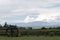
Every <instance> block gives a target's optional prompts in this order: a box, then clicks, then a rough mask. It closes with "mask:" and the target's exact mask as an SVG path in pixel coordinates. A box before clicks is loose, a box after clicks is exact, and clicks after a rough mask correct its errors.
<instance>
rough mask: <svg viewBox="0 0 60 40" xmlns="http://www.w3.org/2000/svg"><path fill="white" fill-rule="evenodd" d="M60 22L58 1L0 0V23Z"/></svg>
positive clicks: (59, 0)
mask: <svg viewBox="0 0 60 40" xmlns="http://www.w3.org/2000/svg"><path fill="white" fill-rule="evenodd" d="M34 21H44V22H60V0H0V23H1V24H3V23H4V22H8V23H21V22H24V23H28V22H34Z"/></svg>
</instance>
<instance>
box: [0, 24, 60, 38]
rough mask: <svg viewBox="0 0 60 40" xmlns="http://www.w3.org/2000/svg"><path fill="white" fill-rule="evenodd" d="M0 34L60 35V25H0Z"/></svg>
mask: <svg viewBox="0 0 60 40" xmlns="http://www.w3.org/2000/svg"><path fill="white" fill-rule="evenodd" d="M0 36H6V37H7V36H8V37H22V36H60V27H50V28H45V27H42V28H40V29H32V27H26V28H25V27H18V26H16V25H8V24H7V23H5V25H4V26H2V25H0Z"/></svg>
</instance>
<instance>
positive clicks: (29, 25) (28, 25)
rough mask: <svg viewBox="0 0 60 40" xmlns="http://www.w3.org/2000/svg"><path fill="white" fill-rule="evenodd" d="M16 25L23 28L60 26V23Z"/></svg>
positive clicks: (38, 22) (37, 22) (40, 22)
mask: <svg viewBox="0 0 60 40" xmlns="http://www.w3.org/2000/svg"><path fill="white" fill-rule="evenodd" d="M15 24H16V25H18V26H22V27H43V26H60V22H42V21H36V22H29V23H15Z"/></svg>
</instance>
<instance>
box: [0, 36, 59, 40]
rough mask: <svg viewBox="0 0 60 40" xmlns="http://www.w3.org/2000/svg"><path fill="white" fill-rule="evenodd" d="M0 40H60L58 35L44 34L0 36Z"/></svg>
mask: <svg viewBox="0 0 60 40" xmlns="http://www.w3.org/2000/svg"><path fill="white" fill-rule="evenodd" d="M0 40H60V36H54V37H45V36H39V37H36V36H33V37H0Z"/></svg>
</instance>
